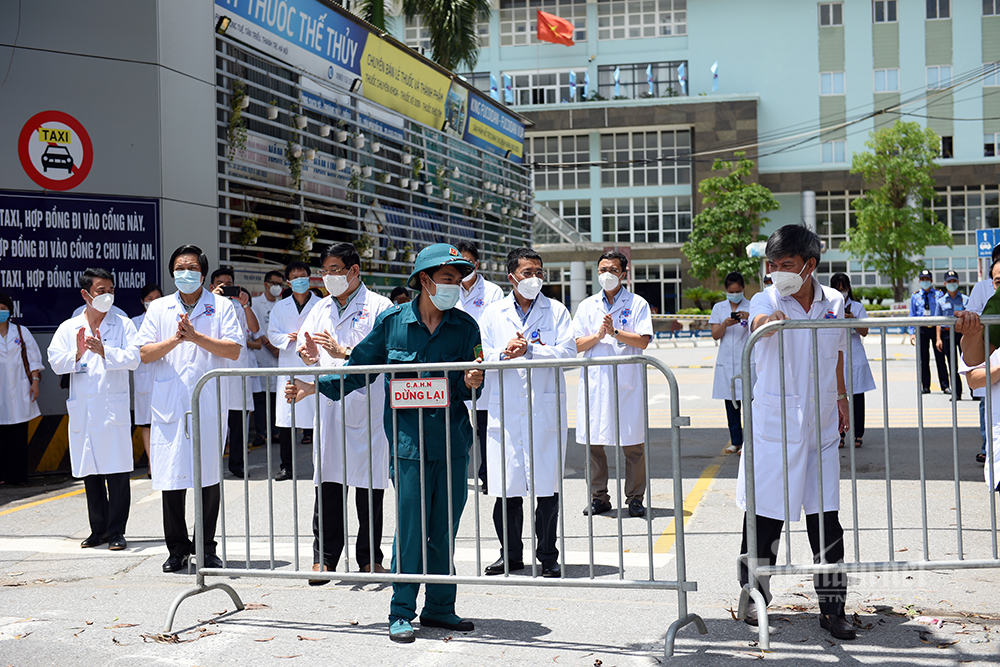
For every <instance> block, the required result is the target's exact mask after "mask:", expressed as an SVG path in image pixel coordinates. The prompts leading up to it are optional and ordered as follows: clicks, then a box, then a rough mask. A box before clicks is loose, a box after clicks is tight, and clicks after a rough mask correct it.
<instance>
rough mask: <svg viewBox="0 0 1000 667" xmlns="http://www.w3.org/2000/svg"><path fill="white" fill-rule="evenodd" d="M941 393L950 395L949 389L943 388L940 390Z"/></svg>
mask: <svg viewBox="0 0 1000 667" xmlns="http://www.w3.org/2000/svg"><path fill="white" fill-rule="evenodd" d="M941 393H942V394H950V393H951V389H949V388H948V387H945V388H944V389H942V390H941Z"/></svg>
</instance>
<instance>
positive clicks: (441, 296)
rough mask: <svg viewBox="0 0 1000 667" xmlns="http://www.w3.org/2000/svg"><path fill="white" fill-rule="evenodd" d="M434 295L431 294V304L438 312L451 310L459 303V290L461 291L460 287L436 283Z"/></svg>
mask: <svg viewBox="0 0 1000 667" xmlns="http://www.w3.org/2000/svg"><path fill="white" fill-rule="evenodd" d="M434 289H435V292H434V294H431V295H430V297H431V303H433V304H434V307H435V308H437V309H438V310H442V311H443V310H451V309H452V308H454V307H455V304H457V303H458V297H459V290H460V289H461V288H460V287H459V286H458V285H442V284H441V283H434Z"/></svg>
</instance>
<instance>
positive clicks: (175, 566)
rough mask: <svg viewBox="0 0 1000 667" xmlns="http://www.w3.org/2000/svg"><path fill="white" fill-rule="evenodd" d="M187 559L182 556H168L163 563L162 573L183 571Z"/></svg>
mask: <svg viewBox="0 0 1000 667" xmlns="http://www.w3.org/2000/svg"><path fill="white" fill-rule="evenodd" d="M187 558H188V557H187V556H185V555H182V554H170V557H169V558H167V560H166V561H164V563H163V571H164V572H177V571H178V570H182V569H184V566H185V565H186V564H187Z"/></svg>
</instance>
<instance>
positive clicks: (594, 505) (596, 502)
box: [583, 498, 611, 515]
mask: <svg viewBox="0 0 1000 667" xmlns="http://www.w3.org/2000/svg"><path fill="white" fill-rule="evenodd" d="M610 511H611V503H609V502H608V501H607V500H601V499H600V498H594V499H593V500H592V501H591V502H590V505H588V506H587V507H584V508H583V513H584V515H587V514H604V513H605V512H610Z"/></svg>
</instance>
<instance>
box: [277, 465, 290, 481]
mask: <svg viewBox="0 0 1000 667" xmlns="http://www.w3.org/2000/svg"><path fill="white" fill-rule="evenodd" d="M291 478H292V473H290V472H289V471H288V469H287V468H282V469H281V470H279V471H278V474H277V475H275V476H274V481H275V482H284V481H285V480H287V479H291Z"/></svg>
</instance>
